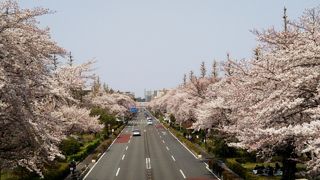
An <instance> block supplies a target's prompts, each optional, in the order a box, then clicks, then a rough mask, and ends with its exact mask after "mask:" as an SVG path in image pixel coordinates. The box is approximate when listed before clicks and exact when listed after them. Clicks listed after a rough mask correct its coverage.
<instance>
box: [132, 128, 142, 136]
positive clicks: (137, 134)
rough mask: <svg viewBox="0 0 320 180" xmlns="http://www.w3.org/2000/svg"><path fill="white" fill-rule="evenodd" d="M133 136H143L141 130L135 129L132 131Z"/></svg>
mask: <svg viewBox="0 0 320 180" xmlns="http://www.w3.org/2000/svg"><path fill="white" fill-rule="evenodd" d="M132 136H141V131H140V130H139V129H134V130H133V131H132Z"/></svg>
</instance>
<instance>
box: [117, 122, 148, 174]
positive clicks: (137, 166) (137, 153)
mask: <svg viewBox="0 0 320 180" xmlns="http://www.w3.org/2000/svg"><path fill="white" fill-rule="evenodd" d="M138 122H139V121H138ZM143 127H144V125H143V124H142V123H139V124H137V125H136V126H135V128H138V129H140V130H141V133H142V134H141V136H133V137H132V138H131V141H130V144H129V145H128V150H127V151H126V152H125V158H124V160H122V161H121V162H120V167H121V173H119V175H118V176H117V177H116V178H115V179H117V180H125V179H128V180H129V179H132V180H135V179H136V180H140V179H141V180H145V179H146V176H145V169H146V164H145V156H144V149H143V147H144V138H143V137H144V133H143Z"/></svg>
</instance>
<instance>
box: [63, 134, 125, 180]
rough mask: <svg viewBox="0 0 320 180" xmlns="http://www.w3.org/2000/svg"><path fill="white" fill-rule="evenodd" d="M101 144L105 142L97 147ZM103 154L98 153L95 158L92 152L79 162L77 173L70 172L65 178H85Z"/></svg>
mask: <svg viewBox="0 0 320 180" xmlns="http://www.w3.org/2000/svg"><path fill="white" fill-rule="evenodd" d="M122 130H123V129H122ZM122 130H121V131H120V132H119V134H121V132H122ZM119 134H117V135H116V136H115V135H110V136H109V138H108V139H105V141H107V140H110V139H111V140H112V142H113V141H114V140H115V139H117V138H118V136H119ZM111 145H112V143H111V144H110V145H109V147H108V149H109V148H110V146H111ZM100 146H103V143H100V145H99V146H98V147H97V148H96V149H99V147H100ZM108 149H106V150H105V151H104V152H106V151H108ZM102 154H103V153H100V154H98V156H97V157H96V159H94V157H93V156H94V153H91V154H90V155H88V156H87V157H86V158H85V159H84V160H83V161H81V162H78V163H77V167H76V171H75V173H74V174H71V173H70V174H69V175H68V176H67V177H66V178H65V180H75V179H76V180H78V179H83V178H84V177H85V175H86V174H87V173H88V172H89V171H90V169H91V168H92V167H93V166H94V164H95V163H96V162H97V161H98V160H99V158H100V157H101V156H102Z"/></svg>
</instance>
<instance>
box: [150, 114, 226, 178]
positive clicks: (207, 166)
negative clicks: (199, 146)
mask: <svg viewBox="0 0 320 180" xmlns="http://www.w3.org/2000/svg"><path fill="white" fill-rule="evenodd" d="M153 118H155V117H154V116H153ZM155 119H156V120H157V121H158V122H159V124H161V123H160V121H159V120H158V119H157V118H155ZM163 127H164V128H165V129H166V130H167V131H168V132H169V133H170V134H171V135H172V136H173V138H175V139H176V140H177V141H178V142H179V143H180V144H181V145H182V146H183V147H184V148H185V149H186V150H188V151H189V152H190V154H192V155H193V157H194V158H196V159H198V157H197V156H196V155H195V154H193V152H192V151H191V150H190V149H189V148H187V147H186V146H185V145H184V144H183V143H182V142H181V141H180V140H179V139H178V138H177V137H176V136H175V135H174V134H172V132H171V131H170V130H169V129H168V128H167V127H166V126H164V125H163ZM158 133H159V132H158ZM204 164H205V165H206V168H207V170H209V172H210V173H211V174H212V175H214V176H215V177H216V178H217V179H219V180H221V179H220V178H219V177H218V176H217V175H216V174H215V173H213V172H212V171H211V170H210V169H209V165H208V164H207V163H204Z"/></svg>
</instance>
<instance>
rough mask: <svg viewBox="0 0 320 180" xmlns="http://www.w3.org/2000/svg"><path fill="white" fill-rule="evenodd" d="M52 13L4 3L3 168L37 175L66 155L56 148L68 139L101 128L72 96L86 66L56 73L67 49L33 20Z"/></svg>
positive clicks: (0, 7)
mask: <svg viewBox="0 0 320 180" xmlns="http://www.w3.org/2000/svg"><path fill="white" fill-rule="evenodd" d="M48 13H50V12H49V10H47V9H43V8H34V9H20V8H19V6H18V4H17V3H16V2H15V1H10V0H8V1H4V2H1V4H0V47H1V48H0V59H1V61H0V97H1V98H0V99H1V100H0V129H1V130H0V134H1V136H0V141H1V143H0V165H1V168H14V167H16V166H18V165H20V166H22V167H25V168H27V169H29V170H30V171H36V172H37V173H38V174H39V175H42V170H43V168H44V165H45V164H47V163H48V162H50V161H52V160H54V159H55V158H56V157H57V156H62V154H61V153H60V151H59V148H58V146H57V145H58V144H59V142H60V141H61V140H62V139H63V138H64V137H65V136H66V135H68V134H70V133H72V132H75V131H90V132H92V131H99V130H100V129H101V125H99V124H98V121H97V117H90V116H89V114H90V111H89V110H88V109H86V108H80V107H79V106H78V105H77V104H78V102H77V101H76V100H74V99H73V98H72V96H71V93H70V91H71V90H72V89H74V88H78V87H83V85H84V84H85V81H84V80H83V79H84V78H85V77H84V76H85V75H84V74H83V73H82V72H84V71H86V67H87V66H88V64H84V65H80V66H77V67H72V68H71V67H70V68H63V67H62V68H58V67H55V68H54V69H55V70H54V71H52V68H51V67H52V65H57V64H56V60H54V59H53V58H52V57H53V56H56V55H60V56H63V55H64V54H65V51H64V50H63V49H62V48H61V47H59V46H58V45H57V44H56V43H55V42H54V41H53V40H52V39H51V38H50V34H49V30H48V29H44V30H43V29H40V28H38V27H37V25H38V23H37V21H36V19H35V18H36V17H38V16H41V15H44V14H48ZM89 64H90V63H89ZM75 114H77V116H75ZM79 114H80V116H79Z"/></svg>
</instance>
